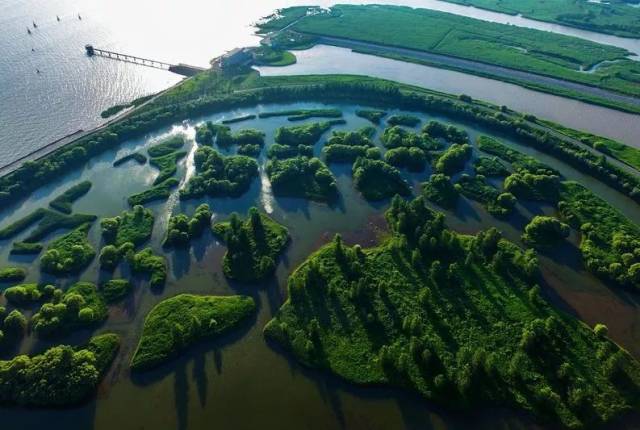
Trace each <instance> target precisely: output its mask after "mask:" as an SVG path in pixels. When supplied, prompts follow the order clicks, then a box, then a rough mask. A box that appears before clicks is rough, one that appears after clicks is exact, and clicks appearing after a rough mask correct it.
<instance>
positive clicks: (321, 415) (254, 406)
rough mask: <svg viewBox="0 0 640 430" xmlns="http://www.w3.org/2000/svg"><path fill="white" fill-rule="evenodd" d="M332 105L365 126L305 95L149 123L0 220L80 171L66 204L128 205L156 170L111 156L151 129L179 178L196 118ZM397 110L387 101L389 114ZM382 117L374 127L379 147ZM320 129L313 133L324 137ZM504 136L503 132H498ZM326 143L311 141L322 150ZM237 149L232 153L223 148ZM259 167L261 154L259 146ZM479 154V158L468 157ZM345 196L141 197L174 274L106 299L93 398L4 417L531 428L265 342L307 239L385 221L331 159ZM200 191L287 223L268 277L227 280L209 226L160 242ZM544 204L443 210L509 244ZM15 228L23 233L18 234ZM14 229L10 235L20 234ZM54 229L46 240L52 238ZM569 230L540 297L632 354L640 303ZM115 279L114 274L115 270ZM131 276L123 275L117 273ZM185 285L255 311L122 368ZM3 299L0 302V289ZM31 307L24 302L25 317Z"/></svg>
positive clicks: (99, 276)
mask: <svg viewBox="0 0 640 430" xmlns="http://www.w3.org/2000/svg"><path fill="white" fill-rule="evenodd" d="M329 107H335V108H339V109H341V110H342V111H343V112H344V118H345V119H346V121H347V124H346V125H342V126H337V127H335V128H334V130H347V129H349V130H352V129H357V128H360V127H363V126H365V125H370V124H369V123H368V122H366V121H365V120H363V119H361V118H358V117H357V116H356V115H355V110H356V109H358V108H361V107H360V106H348V105H323V104H314V103H304V104H290V105H281V106H269V105H263V106H257V107H256V108H247V109H240V110H236V111H233V112H224V113H221V114H216V115H209V116H204V117H199V118H192V120H191V121H190V122H189V123H187V124H184V125H183V124H175V125H173V126H171V127H167V128H164V129H161V130H157V131H156V132H154V133H151V134H149V135H147V136H144V137H143V138H139V139H135V140H131V141H128V142H125V143H124V144H123V145H122V146H121V147H120V148H118V149H113V150H110V151H107V152H105V153H103V154H101V155H100V156H98V157H96V158H95V159H93V160H92V161H91V162H90V163H89V164H88V165H87V166H86V167H84V168H82V169H79V170H77V171H71V172H67V173H66V174H64V175H62V176H61V177H59V178H57V179H56V180H54V181H52V182H51V183H50V184H48V185H47V186H46V187H43V188H42V189H40V190H38V191H37V192H36V193H34V195H33V196H32V197H31V198H30V199H29V200H28V201H27V202H25V203H23V204H21V205H20V206H18V207H15V208H13V209H11V210H6V209H5V210H4V211H2V212H0V225H5V224H6V223H8V222H12V221H15V220H17V219H19V218H21V217H23V216H25V215H26V214H28V213H30V212H31V211H32V210H34V209H35V208H38V207H46V205H47V204H48V202H49V201H50V200H51V198H52V197H53V196H56V195H58V194H59V193H61V192H62V191H64V190H66V189H67V188H68V187H69V186H71V185H72V184H75V183H77V182H79V181H82V180H90V181H92V182H93V188H92V189H91V191H90V192H89V193H88V194H87V195H85V196H84V197H82V198H81V199H79V200H78V201H77V202H76V203H75V205H74V211H75V212H78V213H92V214H96V215H98V216H99V217H105V216H115V215H117V214H119V213H120V212H121V211H122V210H125V209H127V205H126V197H127V196H129V195H131V194H132V193H136V192H139V191H141V190H143V189H146V188H147V187H149V186H150V184H151V183H152V182H153V179H154V178H155V175H156V174H157V171H156V170H154V169H153V168H152V167H150V166H149V165H144V166H140V165H137V164H135V163H127V164H125V165H122V166H120V167H118V168H114V167H112V163H113V161H114V160H116V159H118V158H120V157H122V156H123V155H126V154H129V153H131V152H133V151H143V152H144V151H145V150H146V148H148V147H149V146H150V145H153V144H154V143H156V142H158V140H160V139H162V138H164V137H167V136H169V135H172V134H176V133H184V134H185V135H186V136H187V138H188V145H187V148H188V150H189V156H188V157H186V158H185V159H183V160H182V162H181V163H180V165H179V169H178V173H177V176H178V177H180V178H188V177H189V176H190V175H192V174H193V153H194V150H195V143H194V142H193V136H194V125H196V124H197V123H199V122H201V121H204V120H211V121H221V120H223V119H225V118H231V117H236V116H241V115H246V114H252V113H256V112H257V111H265V110H274V109H293V108H329ZM392 113H393V112H392ZM417 115H418V116H419V117H420V118H421V119H422V123H425V122H426V121H428V120H431V119H437V120H441V121H445V122H448V123H451V124H454V125H457V126H460V127H463V128H464V129H465V130H467V131H468V133H469V134H470V137H471V138H472V140H474V141H475V138H476V137H477V136H478V135H479V134H480V133H487V131H486V130H482V129H479V128H476V127H475V126H473V125H471V124H461V123H458V122H455V121H450V120H449V119H447V118H442V117H432V116H428V115H424V114H421V113H417ZM288 124H290V123H288V122H287V120H286V119H285V118H282V117H280V118H269V119H256V120H251V121H246V122H242V123H237V124H233V125H232V126H231V127H232V129H233V131H237V130H239V129H242V128H246V127H253V128H258V129H260V130H262V131H264V132H265V133H266V141H267V145H269V144H271V142H273V136H274V134H275V130H276V129H277V127H280V126H282V125H288ZM382 127H383V126H380V127H378V128H377V136H376V138H375V140H376V144H377V145H379V146H380V142H379V140H378V138H379V136H380V133H381V132H382ZM327 137H328V134H326V135H325V136H323V138H322V139H321V142H323V141H324V140H326V138H327ZM496 137H498V138H500V136H496ZM503 141H504V142H505V143H506V144H508V145H510V146H512V147H514V148H517V149H519V150H521V151H524V152H526V153H529V154H532V155H535V156H536V157H538V158H539V159H540V160H541V161H543V162H545V163H547V164H549V165H551V166H552V167H554V168H556V169H558V170H560V171H561V172H563V174H564V175H565V177H566V178H568V179H573V180H577V181H580V182H582V183H583V184H585V185H587V186H589V187H590V188H591V189H593V190H594V192H596V193H597V194H598V195H600V196H602V197H603V198H605V199H606V200H607V201H609V202H610V203H611V204H612V205H614V206H615V207H616V208H618V209H619V210H620V211H622V212H623V213H624V214H625V215H627V216H628V217H630V218H631V219H633V220H634V221H635V222H639V221H640V207H639V206H638V205H636V204H633V203H632V202H631V201H630V200H628V199H627V198H625V197H623V196H622V195H620V194H618V193H616V192H614V191H612V190H611V189H609V188H608V187H606V186H604V185H602V184H601V183H599V182H597V181H594V180H593V179H591V178H590V177H586V176H584V175H582V174H581V173H579V172H577V171H575V170H574V169H572V168H571V167H569V166H567V165H565V164H564V163H562V162H560V161H558V160H555V159H553V158H550V157H547V156H545V155H544V154H539V153H537V152H536V151H534V150H532V149H531V148H529V147H525V146H521V145H518V144H517V142H514V141H511V140H505V139H503ZM321 147H322V143H321V144H318V145H317V147H316V148H315V151H316V154H320V152H321ZM232 151H233V150H232ZM265 152H266V150H263V153H262V154H263V155H262V156H261V157H260V159H259V161H260V164H261V165H263V163H264V161H265V160H264V154H265ZM477 155H478V154H477V151H476V154H475V156H477ZM330 167H331V170H332V171H333V172H334V174H335V175H336V178H337V182H338V188H339V191H340V195H341V198H340V200H339V202H338V203H337V204H336V205H335V206H333V207H330V206H327V205H325V204H319V203H313V202H308V201H306V200H300V199H290V198H275V197H274V196H273V195H272V193H271V191H270V187H269V182H268V180H266V178H265V177H264V169H263V168H261V179H260V180H255V181H254V183H253V185H252V187H251V189H250V190H249V191H248V192H247V193H246V194H245V195H243V196H242V197H241V198H239V199H207V198H204V199H198V200H195V201H186V202H181V201H179V200H178V199H177V195H176V193H175V192H174V194H173V195H172V196H171V197H170V198H169V200H168V201H167V202H166V203H164V202H163V203H154V204H151V205H149V207H150V208H152V209H153V210H154V212H155V214H156V224H155V228H154V235H153V238H152V241H151V243H150V246H151V247H152V248H153V249H154V250H155V251H156V252H162V253H164V254H166V255H167V258H168V263H169V280H168V282H167V285H166V286H165V288H164V289H162V290H161V291H151V290H150V289H149V287H148V285H147V284H146V283H145V282H144V281H140V280H136V281H135V289H134V293H133V294H132V295H131V296H130V297H129V298H128V299H126V300H125V301H124V303H122V304H120V305H115V306H112V307H111V308H110V312H109V319H108V320H107V322H106V323H105V324H104V325H103V326H102V327H100V328H98V329H97V331H96V332H98V333H99V332H106V331H112V332H116V333H118V334H119V335H120V336H121V337H122V348H121V350H120V352H119V354H118V356H117V358H116V361H115V363H114V365H113V366H112V368H111V370H110V372H109V373H108V375H107V376H106V378H105V380H104V381H103V383H102V384H101V385H100V387H99V389H98V394H97V397H96V398H95V399H93V400H91V401H89V402H88V403H86V404H84V405H81V406H77V407H71V408H68V409H64V410H26V409H21V408H0V416H1V417H2V424H3V428H9V429H14V428H16V429H17V428H20V429H25V430H28V429H34V430H35V429H41V428H42V425H43V423H46V424H47V427H49V428H53V429H63V428H64V429H68V428H74V429H75V428H77V429H96V430H102V429H104V430H110V429H113V428H118V429H120V430H129V429H131V430H133V429H154V430H175V429H181V430H183V429H194V430H199V429H205V428H223V429H231V428H233V429H255V428H265V429H271V428H279V429H285V430H286V429H292V430H293V429H296V430H297V429H301V428H304V429H322V430H325V429H363V430H364V429H366V430H370V429H400V428H407V429H447V430H457V429H460V430H462V429H469V428H474V429H495V428H502V429H539V428H541V427H540V426H537V425H535V424H533V423H532V421H531V420H530V419H529V418H527V417H526V416H523V415H521V414H517V413H514V412H512V411H507V410H503V409H483V410H478V411H473V412H470V413H454V412H451V411H448V410H446V409H444V408H442V407H439V406H435V405H433V404H430V403H429V402H426V401H424V400H422V399H420V398H418V397H417V396H414V395H412V394H410V393H406V392H402V391H397V390H388V389H382V388H359V387H355V386H353V385H350V384H347V383H344V382H342V381H340V380H338V379H337V378H334V377H332V376H330V375H328V374H327V373H325V372H321V371H311V370H308V369H305V368H303V367H301V366H300V365H298V364H297V363H296V362H295V361H294V360H292V359H291V358H290V357H289V355H288V354H286V353H285V352H283V351H281V350H280V349H278V348H277V347H274V346H273V345H269V344H267V343H266V342H265V340H264V338H263V336H262V328H263V327H264V325H265V324H266V322H267V321H269V320H270V319H271V318H272V316H273V314H274V313H275V312H276V311H277V309H278V308H279V307H280V306H281V304H282V303H283V302H284V300H285V298H286V278H287V276H288V274H289V273H290V272H291V271H292V270H293V269H294V268H295V267H296V266H297V265H298V264H299V263H300V262H301V261H302V260H303V259H304V258H305V257H306V256H307V255H308V254H309V253H310V252H312V251H313V250H315V249H317V248H318V247H319V246H321V245H322V244H323V243H325V242H326V241H328V240H330V239H331V237H332V236H333V235H334V234H335V233H337V232H340V233H342V234H343V236H344V238H345V240H346V241H347V242H348V243H361V244H363V245H365V246H368V245H372V244H373V243H375V242H376V240H377V239H378V237H379V232H380V231H381V230H382V229H384V225H385V224H384V221H383V219H382V213H383V211H384V209H385V207H386V203H382V204H370V203H368V202H366V201H365V200H363V199H362V197H361V196H360V195H359V194H358V193H357V192H356V191H355V189H354V187H353V183H352V180H351V174H350V167H348V166H345V165H332V166H330ZM429 174H430V172H429V171H426V172H423V173H417V174H407V176H406V178H407V179H408V180H409V181H410V182H411V183H412V184H413V185H414V187H415V186H417V184H418V182H420V181H422V180H424V179H425V178H427V177H428V176H429ZM202 202H208V203H209V204H210V205H211V207H212V209H213V211H214V220H221V219H225V218H227V217H228V216H229V214H230V213H231V212H234V211H237V212H239V213H246V211H247V209H248V208H249V207H250V206H253V205H256V206H258V207H260V208H261V209H263V210H265V211H266V212H268V213H269V214H270V215H271V216H272V217H273V218H274V219H276V220H277V221H279V222H281V223H283V224H285V225H286V226H287V227H288V228H289V230H290V233H291V236H292V241H291V245H290V246H289V248H288V249H287V251H286V253H285V255H284V257H283V258H282V259H281V261H280V262H279V266H278V269H277V273H276V275H275V277H274V278H273V279H270V280H269V281H266V282H264V283H262V284H260V285H257V286H243V285H238V284H235V283H230V282H228V281H227V280H226V279H225V278H224V276H223V275H222V273H221V260H222V257H223V254H224V252H225V247H224V246H223V245H222V244H220V243H218V242H217V241H216V240H215V239H214V238H213V237H212V236H211V235H210V234H209V233H207V234H205V235H204V237H202V238H201V239H199V240H197V241H195V242H194V243H193V244H192V247H191V248H189V249H187V250H173V251H166V250H162V247H161V241H162V238H163V237H164V234H165V231H166V225H167V219H168V217H169V216H170V215H171V214H172V213H179V212H186V213H189V214H190V213H192V212H193V210H194V209H195V207H196V206H197V205H198V204H200V203H202ZM542 213H547V214H549V213H552V209H551V208H549V207H548V206H545V205H537V204H527V205H524V206H523V205H518V207H517V214H516V215H514V216H513V217H512V218H510V219H509V220H508V221H498V220H496V219H495V218H493V217H491V216H490V215H488V214H487V213H486V212H485V211H484V209H483V208H482V207H481V206H480V205H478V204H476V203H474V202H471V201H468V200H465V199H463V201H462V202H461V203H460V205H459V206H458V208H457V210H456V211H453V212H447V213H446V215H447V223H448V224H449V225H450V226H451V227H453V228H454V229H456V230H458V231H462V232H468V233H474V232H476V231H478V230H480V229H482V228H486V227H488V226H491V225H495V226H497V227H498V228H499V229H500V230H502V231H504V234H505V236H506V237H508V238H509V239H511V240H514V241H516V242H518V241H519V236H520V233H521V231H522V228H523V226H524V224H525V223H526V222H527V219H529V218H530V217H531V216H533V215H534V214H542ZM28 233H29V232H28V231H27V232H24V233H23V234H22V235H27V234H28ZM22 235H21V236H18V237H17V238H16V240H20V238H21V237H22ZM57 235H59V232H58V233H54V234H53V235H52V236H51V237H49V238H47V239H46V241H48V240H50V239H51V238H53V237H57ZM89 238H90V242H91V243H92V245H93V246H94V247H96V248H98V247H99V246H101V239H100V231H99V225H98V223H96V224H95V225H94V226H93V228H92V229H91V231H90V233H89ZM575 241H576V237H574V236H572V238H571V244H567V245H566V246H563V247H560V248H558V249H557V250H555V251H553V252H551V253H550V254H546V255H543V256H542V257H541V260H542V265H543V266H542V267H543V273H544V277H545V283H544V284H543V288H544V294H545V295H546V296H548V297H550V298H551V300H553V302H554V303H555V304H556V305H558V306H561V307H562V308H563V309H565V310H567V311H569V312H572V313H574V314H575V315H576V316H578V317H580V318H581V319H583V320H584V321H585V322H586V323H587V324H589V325H594V324H595V323H597V322H602V323H605V324H607V325H608V326H609V331H610V335H611V337H612V338H613V339H614V340H615V341H616V342H619V343H620V344H621V345H622V346H624V347H625V348H627V349H628V350H629V351H630V352H631V353H632V354H634V355H635V356H636V357H640V346H639V345H640V312H638V310H639V309H638V306H639V305H638V303H637V301H636V299H635V297H633V296H628V295H627V294H624V293H620V292H618V291H615V290H612V289H610V288H608V287H606V286H604V285H603V284H602V283H601V282H599V281H598V280H596V279H595V278H594V277H593V276H591V275H590V274H588V273H587V272H586V271H585V270H584V268H583V267H582V264H581V263H580V259H579V257H578V255H577V250H576V247H575V244H576V243H575ZM9 245H10V242H9V241H3V242H0V266H6V265H9V264H11V265H18V266H23V267H28V268H29V269H30V273H29V277H28V279H27V281H29V282H42V281H51V279H50V278H48V277H46V276H43V275H42V274H41V273H40V271H39V270H38V262H37V259H36V260H35V261H34V260H33V259H32V258H26V257H19V258H15V257H10V256H9V255H8V252H9V248H10V246H9ZM115 275H116V276H120V275H122V273H120V272H116V274H115ZM125 275H126V274H125ZM106 278H109V275H107V274H105V273H102V272H100V270H99V268H98V267H97V263H96V262H94V263H93V264H92V265H91V266H90V267H89V268H88V269H87V270H85V271H84V272H83V273H81V274H80V275H79V276H77V277H74V278H73V279H67V280H58V283H59V285H63V286H64V285H68V284H70V283H72V282H75V281H76V280H84V281H90V282H96V281H97V280H104V279H106ZM181 292H191V293H200V294H223V295H225V294H247V295H250V296H252V297H254V298H255V299H256V301H257V303H258V313H257V316H256V317H255V318H254V319H252V320H251V321H249V322H248V323H246V324H245V325H243V326H242V327H241V328H240V329H239V330H237V331H236V332H235V333H233V334H231V335H229V336H225V337H223V338H222V339H220V340H218V341H215V342H204V343H202V344H200V345H199V346H196V347H194V348H190V349H189V350H188V351H186V352H185V353H184V354H183V355H182V356H181V357H180V358H178V359H176V360H172V361H170V362H168V363H166V364H165V365H163V366H161V367H160V368H159V369H157V370H154V371H151V372H148V373H145V374H143V375H139V376H135V375H131V374H130V372H129V368H128V363H129V361H130V360H131V356H132V354H133V351H134V348H135V345H136V343H137V340H138V338H139V335H140V332H141V329H142V324H143V321H144V316H145V315H146V314H147V312H148V311H149V310H150V309H151V308H152V307H153V305H155V304H156V303H158V302H159V301H160V300H162V299H164V298H166V297H170V296H173V295H175V294H178V293H181ZM0 300H2V299H0ZM34 310H35V309H31V310H27V314H28V315H29V314H31V313H32V312H33V311H34ZM91 334H92V333H91V332H90V331H80V332H76V333H75V334H73V335H71V336H68V337H65V338H62V339H57V340H56V341H57V342H68V343H72V344H79V343H81V342H83V341H84V340H86V339H87V338H88V337H89V336H90V335H91ZM49 344H50V343H47V342H41V341H38V340H36V339H34V338H33V337H32V336H29V337H27V338H26V339H25V340H24V342H22V344H21V345H20V346H19V347H18V348H17V350H16V351H13V352H15V353H17V352H21V353H36V352H38V351H42V350H43V349H44V348H46V347H47V346H48V345H49ZM635 422H637V417H635V419H634V417H632V418H629V419H627V420H625V421H624V422H616V423H615V426H612V427H611V428H616V429H632V428H635V427H634V425H635V424H634V423H635Z"/></svg>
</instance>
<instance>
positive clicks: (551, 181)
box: [504, 172, 560, 203]
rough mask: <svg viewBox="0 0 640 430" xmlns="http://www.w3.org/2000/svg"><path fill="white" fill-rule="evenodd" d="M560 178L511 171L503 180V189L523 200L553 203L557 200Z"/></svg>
mask: <svg viewBox="0 0 640 430" xmlns="http://www.w3.org/2000/svg"><path fill="white" fill-rule="evenodd" d="M559 188H560V178H558V177H557V176H555V175H536V174H533V173H527V172H523V173H512V174H511V175H510V176H507V178H506V179H505V180H504V190H505V191H506V192H509V193H511V194H513V195H514V196H516V197H517V198H519V199H524V200H538V201H546V202H550V203H555V202H557V201H558V193H559V191H560V190H559Z"/></svg>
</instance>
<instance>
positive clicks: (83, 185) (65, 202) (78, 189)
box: [49, 181, 91, 214]
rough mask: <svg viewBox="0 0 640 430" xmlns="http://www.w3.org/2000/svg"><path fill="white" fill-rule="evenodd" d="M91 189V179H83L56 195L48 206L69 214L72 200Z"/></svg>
mask: <svg viewBox="0 0 640 430" xmlns="http://www.w3.org/2000/svg"><path fill="white" fill-rule="evenodd" d="M90 189H91V181H83V182H80V183H79V184H76V185H74V186H73V187H71V188H69V189H68V190H67V191H65V192H64V193H62V194H61V195H59V196H58V197H56V198H55V199H53V200H51V202H49V206H51V207H52V208H53V209H56V210H58V211H60V212H62V213H65V214H70V213H71V211H72V208H71V205H72V204H73V202H75V201H76V200H78V199H79V198H80V197H82V196H84V195H85V194H87V193H88V192H89V190H90Z"/></svg>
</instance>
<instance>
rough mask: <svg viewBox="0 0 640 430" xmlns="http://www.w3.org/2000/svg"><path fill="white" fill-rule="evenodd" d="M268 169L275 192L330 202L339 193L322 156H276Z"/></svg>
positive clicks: (282, 195)
mask: <svg viewBox="0 0 640 430" xmlns="http://www.w3.org/2000/svg"><path fill="white" fill-rule="evenodd" d="M266 171H267V175H268V177H269V181H270V182H271V188H272V190H273V194H274V195H277V196H281V197H299V198H305V199H310V200H315V201H319V202H330V201H332V200H334V199H335V198H336V197H337V195H338V187H337V185H336V178H335V177H334V176H333V173H331V171H330V170H329V168H328V167H327V165H326V164H324V163H323V162H322V161H321V160H320V159H319V158H315V157H314V158H310V157H304V156H298V157H294V158H286V159H282V160H279V159H273V160H269V162H268V163H267V166H266Z"/></svg>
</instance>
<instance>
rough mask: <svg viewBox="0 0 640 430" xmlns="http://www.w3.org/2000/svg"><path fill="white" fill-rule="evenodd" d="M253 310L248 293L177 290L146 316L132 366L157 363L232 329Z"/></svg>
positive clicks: (251, 300) (150, 365)
mask: <svg viewBox="0 0 640 430" xmlns="http://www.w3.org/2000/svg"><path fill="white" fill-rule="evenodd" d="M254 312H255V302H254V301H253V299H252V298H251V297H247V296H196V295H192V294H180V295H177V296H175V297H171V298H168V299H165V300H163V301H162V302H160V303H158V304H157V305H156V306H154V308H153V309H151V311H150V312H149V314H148V315H147V317H146V318H145V321H144V327H143V329H142V336H141V337H140V342H139V343H138V346H137V348H136V350H135V353H134V355H133V358H132V359H131V368H132V369H133V370H135V371H140V370H147V369H150V368H152V367H156V366H158V365H160V364H162V363H163V362H165V361H167V360H169V359H170V358H171V357H173V356H175V355H176V354H178V353H179V352H181V351H182V350H184V349H186V348H187V347H189V346H190V345H192V344H194V343H196V342H198V341H200V340H203V339H205V338H215V337H217V336H220V335H222V334H224V333H226V332H228V331H230V330H232V329H233V328H235V327H237V326H238V325H239V324H240V323H241V322H242V321H244V320H246V319H247V318H248V317H249V316H250V315H252V314H253V313H254Z"/></svg>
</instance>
